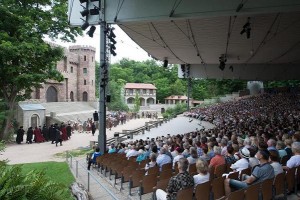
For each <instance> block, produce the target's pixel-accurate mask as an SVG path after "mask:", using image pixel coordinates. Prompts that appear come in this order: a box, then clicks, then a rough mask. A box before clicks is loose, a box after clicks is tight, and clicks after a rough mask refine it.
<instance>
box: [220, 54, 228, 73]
mask: <svg viewBox="0 0 300 200" xmlns="http://www.w3.org/2000/svg"><path fill="white" fill-rule="evenodd" d="M226 61H227V58H226V57H225V54H221V56H220V57H219V62H220V65H219V69H220V70H222V71H223V70H224V69H225V65H226Z"/></svg>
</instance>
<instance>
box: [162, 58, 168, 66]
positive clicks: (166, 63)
mask: <svg viewBox="0 0 300 200" xmlns="http://www.w3.org/2000/svg"><path fill="white" fill-rule="evenodd" d="M168 64H169V61H168V60H167V59H166V60H164V65H163V66H164V68H167V67H168Z"/></svg>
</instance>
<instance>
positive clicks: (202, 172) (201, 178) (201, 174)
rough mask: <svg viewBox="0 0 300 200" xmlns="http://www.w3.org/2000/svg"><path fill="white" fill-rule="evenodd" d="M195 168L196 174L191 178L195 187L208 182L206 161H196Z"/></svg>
mask: <svg viewBox="0 0 300 200" xmlns="http://www.w3.org/2000/svg"><path fill="white" fill-rule="evenodd" d="M196 168H197V172H198V174H197V175H194V176H193V178H194V184H195V187H196V186H197V185H199V184H201V183H205V182H207V181H209V172H208V164H207V162H206V160H204V159H201V158H199V159H197V162H196Z"/></svg>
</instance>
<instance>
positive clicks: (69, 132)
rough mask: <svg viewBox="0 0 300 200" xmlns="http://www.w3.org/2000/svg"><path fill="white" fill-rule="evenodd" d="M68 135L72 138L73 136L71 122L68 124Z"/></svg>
mask: <svg viewBox="0 0 300 200" xmlns="http://www.w3.org/2000/svg"><path fill="white" fill-rule="evenodd" d="M66 129H67V136H68V139H70V138H71V134H72V127H71V125H70V124H68V126H67V128H66Z"/></svg>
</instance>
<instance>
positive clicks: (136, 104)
mask: <svg viewBox="0 0 300 200" xmlns="http://www.w3.org/2000/svg"><path fill="white" fill-rule="evenodd" d="M140 107H141V102H140V97H139V95H138V93H135V97H134V107H133V112H136V113H137V112H139V111H140Z"/></svg>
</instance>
